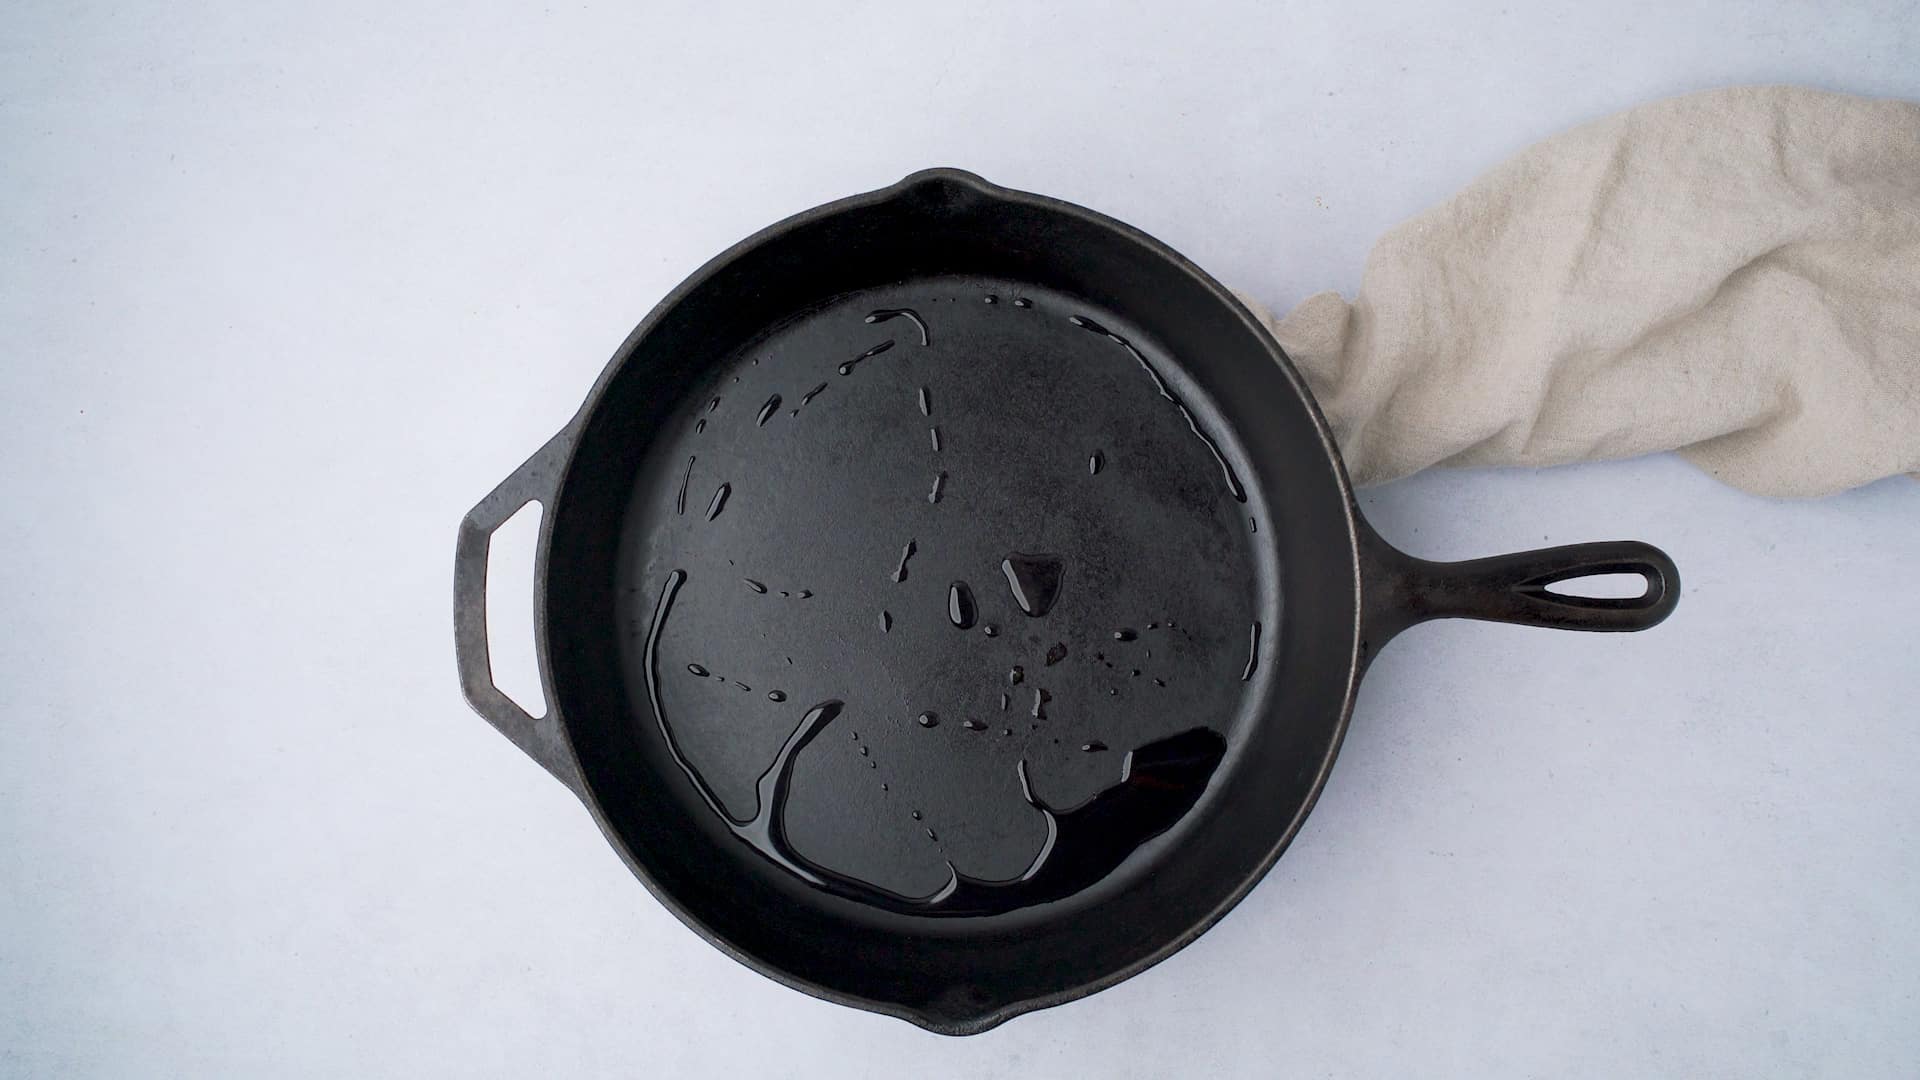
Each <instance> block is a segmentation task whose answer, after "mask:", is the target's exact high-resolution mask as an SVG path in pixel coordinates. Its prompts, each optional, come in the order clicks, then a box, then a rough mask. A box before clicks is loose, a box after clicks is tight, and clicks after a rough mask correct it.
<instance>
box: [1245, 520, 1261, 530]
mask: <svg viewBox="0 0 1920 1080" xmlns="http://www.w3.org/2000/svg"><path fill="white" fill-rule="evenodd" d="M1247 531H1248V532H1259V531H1260V523H1259V522H1258V521H1255V520H1254V519H1252V518H1248V519H1247Z"/></svg>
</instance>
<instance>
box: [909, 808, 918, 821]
mask: <svg viewBox="0 0 1920 1080" xmlns="http://www.w3.org/2000/svg"><path fill="white" fill-rule="evenodd" d="M911 813H912V814H913V820H915V821H919V820H920V811H918V810H914V811H911Z"/></svg>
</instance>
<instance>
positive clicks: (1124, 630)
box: [1113, 626, 1140, 641]
mask: <svg viewBox="0 0 1920 1080" xmlns="http://www.w3.org/2000/svg"><path fill="white" fill-rule="evenodd" d="M1139 636H1140V635H1139V634H1138V633H1137V632H1135V631H1134V630H1132V629H1129V628H1128V627H1125V626H1123V627H1121V628H1120V629H1118V630H1115V631H1114V632H1113V640H1115V641H1132V640H1134V639H1136V638H1138V637H1139Z"/></svg>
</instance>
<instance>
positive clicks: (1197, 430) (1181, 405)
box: [1067, 315, 1247, 502]
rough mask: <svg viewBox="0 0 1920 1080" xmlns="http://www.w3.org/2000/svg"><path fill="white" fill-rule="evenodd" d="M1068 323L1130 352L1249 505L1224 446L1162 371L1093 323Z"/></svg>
mask: <svg viewBox="0 0 1920 1080" xmlns="http://www.w3.org/2000/svg"><path fill="white" fill-rule="evenodd" d="M1067 321H1068V322H1070V323H1072V324H1073V325H1075V326H1077V327H1079V328H1081V329H1082V330H1087V331H1091V332H1092V333H1095V334H1100V335H1101V336H1103V337H1105V338H1106V339H1107V340H1108V341H1111V342H1113V343H1114V344H1116V345H1118V346H1120V347H1121V348H1123V349H1125V350H1127V352H1128V353H1129V354H1130V355H1131V356H1132V357H1133V359H1134V361H1135V362H1136V363H1138V364H1139V365H1140V370H1142V371H1144V372H1146V373H1147V376H1148V377H1149V378H1151V379H1152V380H1153V385H1154V387H1155V389H1157V390H1159V391H1160V396H1161V397H1163V398H1166V399H1167V400H1168V401H1170V402H1172V403H1173V407H1174V408H1175V409H1178V410H1179V412H1180V417H1181V419H1183V420H1185V421H1186V422H1187V430H1188V431H1191V432H1193V437H1194V438H1196V439H1199V440H1200V442H1201V444H1202V445H1204V446H1205V447H1206V448H1207V452H1208V453H1210V454H1212V455H1213V460H1214V463H1215V464H1216V465H1219V466H1220V473H1221V475H1222V477H1224V478H1225V479H1226V482H1227V491H1228V492H1230V493H1231V494H1232V495H1233V498H1234V501H1235V502H1246V501H1247V489H1246V488H1244V487H1241V486H1240V476H1239V474H1238V473H1235V472H1234V471H1233V463H1232V462H1229V461H1228V460H1227V455H1225V454H1224V453H1221V451H1220V444H1219V443H1216V442H1214V441H1213V437H1212V436H1211V435H1208V434H1207V433H1206V431H1205V430H1204V429H1203V428H1201V426H1200V421H1199V420H1198V419H1197V418H1196V417H1195V416H1194V415H1193V412H1192V411H1191V410H1189V409H1188V408H1187V404H1186V402H1184V401H1181V400H1180V398H1179V397H1177V396H1175V394H1174V392H1173V388H1172V387H1170V386H1168V385H1167V380H1166V379H1164V378H1162V377H1161V375H1160V369H1159V368H1156V367H1154V366H1153V364H1152V363H1150V362H1149V361H1148V360H1147V358H1146V357H1145V356H1143V355H1141V353H1140V350H1139V349H1136V348H1134V347H1133V342H1131V341H1128V340H1127V339H1126V338H1123V337H1121V336H1120V335H1119V334H1116V333H1114V332H1113V331H1111V330H1108V329H1107V328H1106V327H1104V326H1101V325H1100V324H1099V323H1097V322H1094V321H1093V320H1092V319H1089V318H1087V317H1086V316H1084V315H1069V316H1067Z"/></svg>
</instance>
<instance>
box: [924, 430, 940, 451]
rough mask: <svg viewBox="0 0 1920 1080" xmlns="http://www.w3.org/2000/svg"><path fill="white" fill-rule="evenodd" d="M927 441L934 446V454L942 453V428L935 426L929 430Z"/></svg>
mask: <svg viewBox="0 0 1920 1080" xmlns="http://www.w3.org/2000/svg"><path fill="white" fill-rule="evenodd" d="M927 441H928V442H930V443H932V444H933V452H934V453H936V454H937V453H939V452H940V427H939V425H937V424H936V425H935V426H933V427H930V428H928V429H927Z"/></svg>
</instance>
